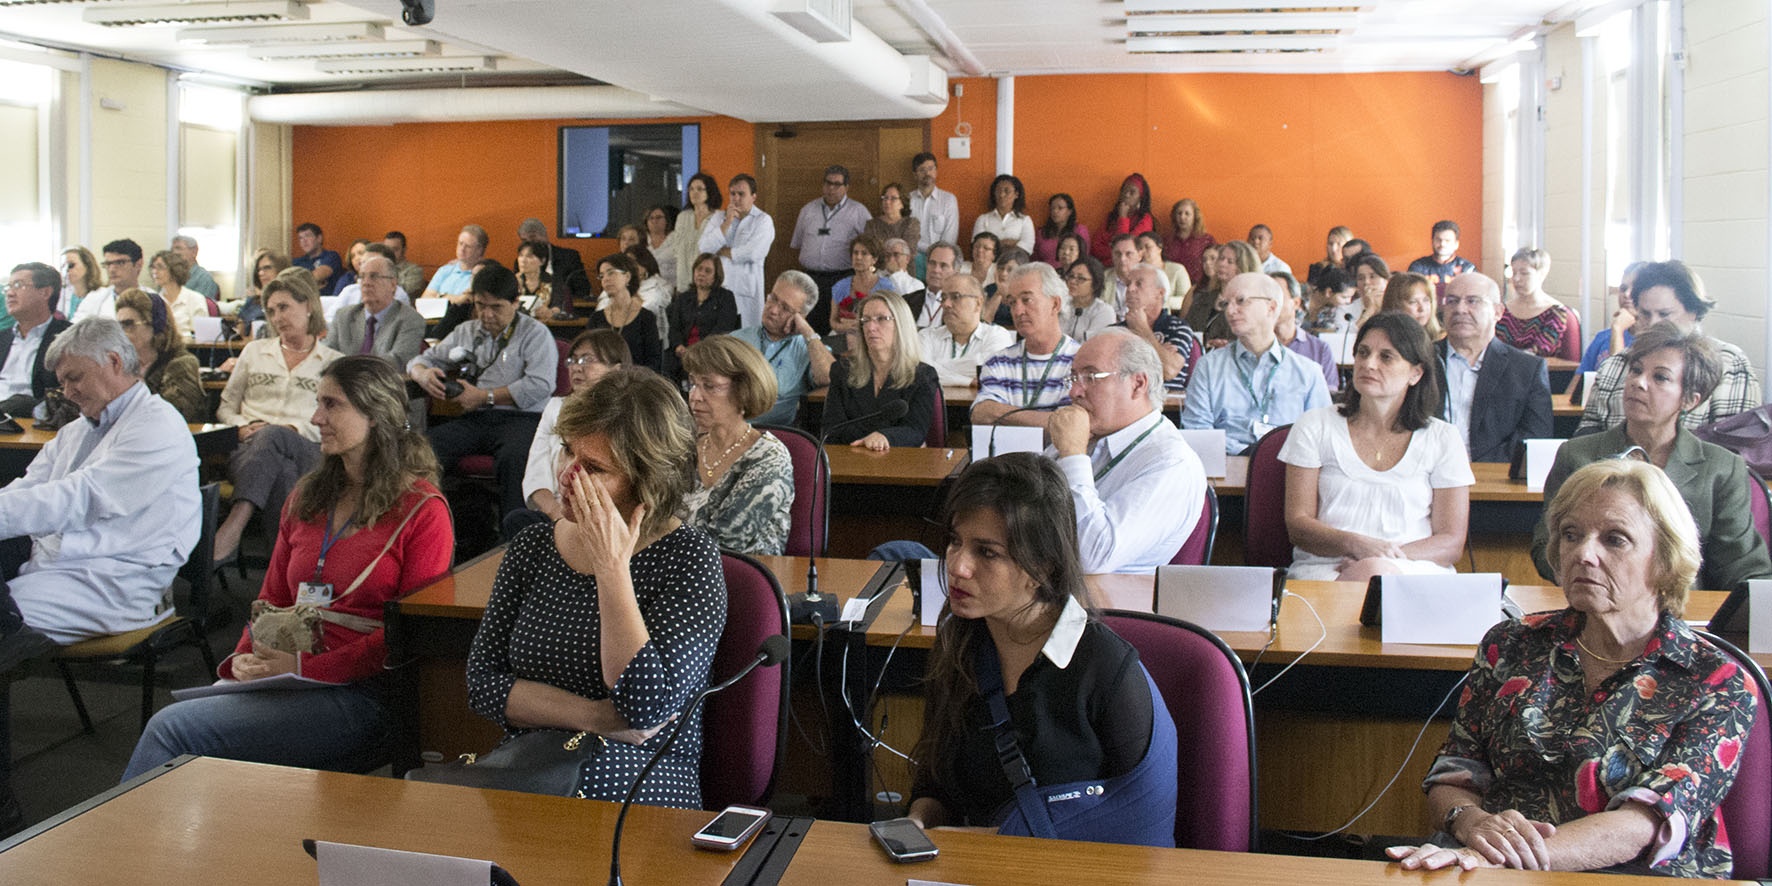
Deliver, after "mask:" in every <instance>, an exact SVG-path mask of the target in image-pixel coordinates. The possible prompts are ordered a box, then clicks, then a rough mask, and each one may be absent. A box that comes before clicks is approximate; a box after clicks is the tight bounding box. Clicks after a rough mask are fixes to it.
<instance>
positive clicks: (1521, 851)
mask: <svg viewBox="0 0 1772 886" xmlns="http://www.w3.org/2000/svg"><path fill="white" fill-rule="evenodd" d="M1467 814H1469V813H1467ZM1556 832H1557V826H1556V825H1553V824H1551V823H1550V822H1544V821H1533V820H1532V819H1529V818H1527V817H1526V816H1525V815H1524V814H1523V813H1521V812H1520V811H1519V810H1517V809H1504V810H1502V811H1500V812H1497V813H1495V814H1493V815H1484V816H1482V817H1479V818H1477V820H1476V821H1474V822H1472V823H1471V824H1470V826H1469V827H1467V828H1466V829H1465V832H1464V836H1463V837H1461V838H1460V839H1462V840H1463V841H1464V844H1465V847H1466V849H1468V850H1469V851H1472V852H1475V853H1477V854H1478V855H1480V856H1481V857H1482V858H1483V859H1484V860H1486V861H1488V862H1489V863H1490V864H1494V865H1500V866H1505V867H1510V868H1519V869H1521V870H1528V871H1548V870H1550V849H1549V848H1548V847H1547V846H1545V843H1544V838H1545V837H1548V836H1550V835H1552V834H1554V833H1556ZM1467 870H1468V868H1467Z"/></svg>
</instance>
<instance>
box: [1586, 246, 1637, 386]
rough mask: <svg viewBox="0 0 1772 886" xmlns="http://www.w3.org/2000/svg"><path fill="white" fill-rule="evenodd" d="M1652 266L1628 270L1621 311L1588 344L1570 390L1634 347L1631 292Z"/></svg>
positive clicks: (1622, 286) (1620, 291)
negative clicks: (1585, 377)
mask: <svg viewBox="0 0 1772 886" xmlns="http://www.w3.org/2000/svg"><path fill="white" fill-rule="evenodd" d="M1646 264H1648V262H1640V261H1636V262H1631V263H1630V264H1628V265H1625V266H1624V275H1623V276H1622V277H1620V278H1619V280H1618V289H1617V290H1616V291H1617V293H1618V310H1616V311H1613V312H1612V325H1611V326H1610V327H1609V328H1606V329H1602V330H1600V331H1599V332H1596V333H1594V337H1593V339H1592V340H1591V341H1589V342H1588V343H1587V350H1586V351H1584V352H1583V353H1582V355H1581V364H1580V365H1578V366H1576V367H1575V374H1574V376H1573V377H1571V378H1570V379H1569V387H1570V388H1571V390H1573V389H1574V387H1575V384H1576V383H1577V382H1578V381H1579V380H1580V379H1581V377H1582V375H1583V374H1584V373H1588V372H1595V371H1597V370H1598V369H1599V368H1600V362H1601V361H1603V360H1605V359H1606V358H1607V357H1610V356H1612V355H1613V354H1622V353H1624V350H1625V349H1626V348H1628V347H1630V344H1631V342H1632V341H1633V340H1635V338H1636V333H1637V320H1638V317H1637V312H1636V300H1635V299H1634V298H1633V297H1632V296H1631V292H1632V290H1633V288H1634V287H1635V285H1636V282H1637V272H1638V271H1641V270H1642V269H1643V266H1644V265H1646Z"/></svg>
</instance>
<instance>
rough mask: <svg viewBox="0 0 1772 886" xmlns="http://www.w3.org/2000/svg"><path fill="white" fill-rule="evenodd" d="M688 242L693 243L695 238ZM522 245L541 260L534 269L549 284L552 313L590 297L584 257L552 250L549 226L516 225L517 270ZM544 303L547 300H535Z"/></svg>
mask: <svg viewBox="0 0 1772 886" xmlns="http://www.w3.org/2000/svg"><path fill="white" fill-rule="evenodd" d="M690 239H694V235H691V236H690ZM525 243H527V244H529V246H530V251H531V253H532V254H534V255H535V257H536V258H538V259H540V265H541V266H540V268H538V269H537V274H538V275H539V276H542V277H546V278H547V279H548V280H549V281H550V283H551V286H550V287H549V290H548V295H549V296H552V298H553V303H554V307H555V309H556V310H558V309H565V311H566V313H568V314H571V313H572V302H573V300H574V299H576V298H579V297H581V296H588V295H590V293H591V285H590V281H589V280H587V279H585V275H584V271H585V261H584V257H583V256H581V255H579V254H578V250H576V249H571V248H568V247H565V246H555V245H554V244H553V242H552V241H551V240H549V239H548V226H547V225H545V224H542V221H541V219H539V218H526V219H524V220H523V222H522V224H519V225H517V256H518V258H519V261H518V262H517V265H518V267H519V268H520V267H522V264H523V262H522V261H521V257H522V255H523V244H525ZM531 282H534V281H533V280H532V281H531ZM525 294H526V295H527V294H528V293H525ZM545 300H547V297H546V296H544V297H543V298H541V299H538V301H545Z"/></svg>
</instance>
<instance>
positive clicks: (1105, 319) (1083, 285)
mask: <svg viewBox="0 0 1772 886" xmlns="http://www.w3.org/2000/svg"><path fill="white" fill-rule="evenodd" d="M1064 283H1065V289H1066V291H1068V292H1069V293H1070V306H1069V309H1068V310H1066V311H1065V312H1064V313H1063V314H1062V315H1061V316H1060V317H1059V318H1058V326H1059V328H1060V329H1063V330H1064V334H1065V335H1067V336H1070V337H1071V338H1074V339H1076V340H1077V342H1078V343H1079V344H1081V343H1083V342H1086V341H1088V340H1089V337H1090V336H1092V335H1094V334H1096V333H1097V332H1100V331H1102V330H1103V329H1106V328H1108V327H1109V326H1112V325H1114V323H1115V322H1116V318H1115V317H1114V305H1113V303H1112V302H1109V301H1106V300H1104V299H1103V298H1102V292H1103V291H1104V290H1105V289H1106V287H1107V271H1105V270H1103V269H1102V267H1101V262H1098V261H1096V260H1095V256H1093V255H1085V256H1083V257H1082V258H1080V259H1077V260H1076V261H1074V262H1072V263H1071V264H1070V266H1069V267H1067V268H1065V271H1064ZM1012 338H1013V337H1012Z"/></svg>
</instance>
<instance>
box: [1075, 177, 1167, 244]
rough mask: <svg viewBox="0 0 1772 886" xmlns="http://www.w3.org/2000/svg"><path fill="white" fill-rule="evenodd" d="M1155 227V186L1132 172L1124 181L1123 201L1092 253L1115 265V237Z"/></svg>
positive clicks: (1097, 236) (1110, 214) (1112, 212)
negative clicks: (1153, 203) (1153, 192)
mask: <svg viewBox="0 0 1772 886" xmlns="http://www.w3.org/2000/svg"><path fill="white" fill-rule="evenodd" d="M1154 227H1155V224H1154V220H1153V219H1152V218H1151V186H1150V185H1149V184H1148V183H1147V182H1145V180H1144V176H1143V175H1140V174H1139V173H1136V172H1134V173H1132V174H1131V175H1128V176H1126V180H1125V181H1123V182H1120V198H1119V199H1118V200H1117V201H1115V203H1114V208H1113V209H1110V210H1108V216H1107V222H1106V223H1104V224H1103V225H1102V226H1101V230H1099V231H1096V232H1095V239H1094V240H1093V241H1091V243H1090V246H1089V254H1090V255H1093V256H1095V258H1096V260H1097V261H1099V262H1101V263H1102V264H1104V265H1108V264H1113V260H1114V257H1113V254H1112V253H1113V245H1114V238H1115V237H1118V236H1120V235H1121V234H1131V235H1132V236H1134V237H1136V236H1138V235H1139V234H1142V233H1144V232H1145V231H1149V230H1152V229H1153V228H1154Z"/></svg>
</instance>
